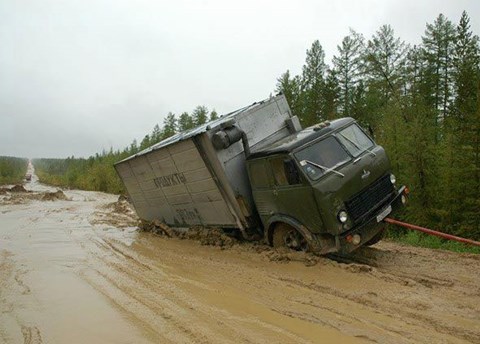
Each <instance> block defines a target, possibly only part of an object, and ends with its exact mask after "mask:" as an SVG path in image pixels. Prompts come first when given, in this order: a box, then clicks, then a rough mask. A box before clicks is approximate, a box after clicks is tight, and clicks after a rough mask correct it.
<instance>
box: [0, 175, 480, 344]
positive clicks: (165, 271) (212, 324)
mask: <svg viewBox="0 0 480 344" xmlns="http://www.w3.org/2000/svg"><path fill="white" fill-rule="evenodd" d="M25 188H26V189H27V191H30V192H27V193H24V194H25V195H27V194H28V197H23V198H16V200H17V201H16V202H11V197H12V195H13V193H11V192H10V191H7V192H6V194H4V195H2V196H1V198H0V240H1V246H0V274H1V276H2V278H1V279H0V343H65V342H68V343H87V342H88V343H337V342H341V343H479V342H480V274H478V271H477V270H478V267H479V266H480V256H479V255H474V254H458V253H452V252H445V251H437V250H429V249H422V248H414V247H408V246H402V245H398V244H395V243H391V242H380V243H379V244H377V245H375V246H373V247H371V248H365V249H363V250H361V251H359V252H358V253H357V254H356V255H355V256H354V257H352V259H351V260H350V261H349V262H348V263H344V262H341V261H339V260H332V259H328V258H325V257H317V256H314V255H310V254H303V253H296V252H294V253H292V252H285V251H283V252H282V251H275V250H273V249H271V248H270V247H268V246H265V245H262V244H258V243H257V244H252V243H246V242H244V241H241V240H238V239H236V238H233V237H231V236H227V235H225V233H223V232H222V231H220V230H218V229H217V230H215V229H214V230H212V231H209V232H206V231H205V230H204V229H203V228H195V229H194V230H192V231H189V232H180V233H178V232H175V231H172V230H171V229H170V228H168V227H162V226H161V224H158V223H157V224H155V226H153V227H151V228H144V227H142V228H144V229H147V230H139V228H138V220H137V218H136V216H135V213H134V212H133V209H132V208H131V206H130V205H129V204H128V202H127V201H126V200H125V199H117V197H115V196H112V195H106V194H102V193H95V192H84V191H77V190H63V194H64V195H65V198H63V197H59V198H58V199H55V200H54V201H46V200H42V197H43V196H42V197H40V196H35V197H34V196H33V195H45V194H46V193H56V192H57V190H56V189H55V188H49V187H47V186H45V185H41V184H39V183H38V181H37V180H36V177H35V175H33V176H32V182H31V183H27V184H26V185H25ZM25 195H24V196H25ZM38 197H40V198H38ZM14 198H15V197H14ZM7 199H9V200H10V201H8V200H7ZM6 200H7V201H6Z"/></svg>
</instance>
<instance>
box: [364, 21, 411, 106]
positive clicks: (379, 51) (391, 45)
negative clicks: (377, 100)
mask: <svg viewBox="0 0 480 344" xmlns="http://www.w3.org/2000/svg"><path fill="white" fill-rule="evenodd" d="M407 50H408V46H407V45H406V44H405V42H403V41H402V40H400V38H398V37H395V33H394V31H393V29H392V27H391V26H390V25H383V26H381V27H380V29H379V30H378V31H377V32H376V33H375V34H374V35H373V37H372V39H371V40H369V41H368V45H367V50H366V55H365V59H366V73H367V75H368V86H369V88H377V89H378V90H379V93H380V95H381V96H382V98H383V99H382V103H383V105H385V104H387V103H388V102H389V101H390V100H392V98H395V97H398V95H399V94H398V91H399V89H400V88H401V86H402V80H401V79H402V76H403V72H404V67H405V57H406V54H407Z"/></svg>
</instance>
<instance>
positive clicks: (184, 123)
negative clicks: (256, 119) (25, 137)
mask: <svg viewBox="0 0 480 344" xmlns="http://www.w3.org/2000/svg"><path fill="white" fill-rule="evenodd" d="M217 118H218V114H217V112H216V111H215V110H212V111H209V110H208V108H207V107H206V106H197V107H195V109H193V111H192V112H191V114H190V113H188V112H182V113H181V114H180V116H178V117H177V116H176V115H175V114H173V113H172V112H169V113H168V114H167V115H166V116H165V119H164V120H163V126H162V127H160V126H159V125H158V124H156V125H155V126H154V127H153V130H152V132H151V133H149V134H147V135H145V136H144V137H143V139H142V140H141V141H140V143H138V141H137V140H136V139H134V140H133V141H132V143H131V144H130V145H129V146H128V147H125V148H124V149H123V150H113V149H110V150H109V151H105V150H103V151H102V152H101V153H97V154H95V155H94V156H91V157H89V158H87V159H84V158H75V157H73V156H72V157H69V158H67V159H34V160H33V161H32V162H33V164H34V166H35V170H36V173H37V175H38V177H39V179H40V181H41V182H43V183H46V184H50V185H56V186H61V187H68V188H78V189H83V190H92V191H103V192H110V193H116V194H121V193H124V192H125V188H124V186H123V184H122V182H121V180H120V178H119V177H118V175H117V173H116V171H115V169H114V167H113V165H114V164H115V163H116V162H118V161H120V160H123V159H125V158H127V157H128V156H130V155H133V154H136V153H138V152H140V151H141V150H144V149H145V148H147V147H150V146H151V145H154V144H156V143H158V142H160V141H162V140H163V139H166V138H168V137H170V136H172V135H175V134H176V133H178V132H183V131H186V130H189V129H192V128H194V127H196V126H198V125H201V124H204V123H206V122H208V121H210V120H214V119H217Z"/></svg>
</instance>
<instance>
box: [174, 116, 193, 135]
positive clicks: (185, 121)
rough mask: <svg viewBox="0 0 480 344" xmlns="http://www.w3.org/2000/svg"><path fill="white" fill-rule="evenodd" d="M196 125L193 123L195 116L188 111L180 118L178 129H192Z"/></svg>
mask: <svg viewBox="0 0 480 344" xmlns="http://www.w3.org/2000/svg"><path fill="white" fill-rule="evenodd" d="M193 127H195V124H194V123H193V118H192V116H190V115H189V114H188V112H183V113H182V114H181V115H180V117H179V118H178V130H179V131H180V132H182V131H186V130H189V129H192V128H193Z"/></svg>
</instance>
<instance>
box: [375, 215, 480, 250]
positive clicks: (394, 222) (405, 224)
mask: <svg viewBox="0 0 480 344" xmlns="http://www.w3.org/2000/svg"><path fill="white" fill-rule="evenodd" d="M383 221H385V222H387V223H391V224H392V225H397V226H401V227H405V228H408V229H413V230H415V231H420V232H423V233H427V234H430V235H435V236H438V237H440V238H444V239H448V240H454V241H458V242H461V243H464V244H470V245H474V246H480V242H478V241H475V240H470V239H465V238H461V237H458V236H455V235H450V234H446V233H442V232H437V231H434V230H431V229H428V228H425V227H420V226H415V225H411V224H409V223H405V222H401V221H397V220H394V219H390V218H388V217H387V218H385V219H384V220H383Z"/></svg>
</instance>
